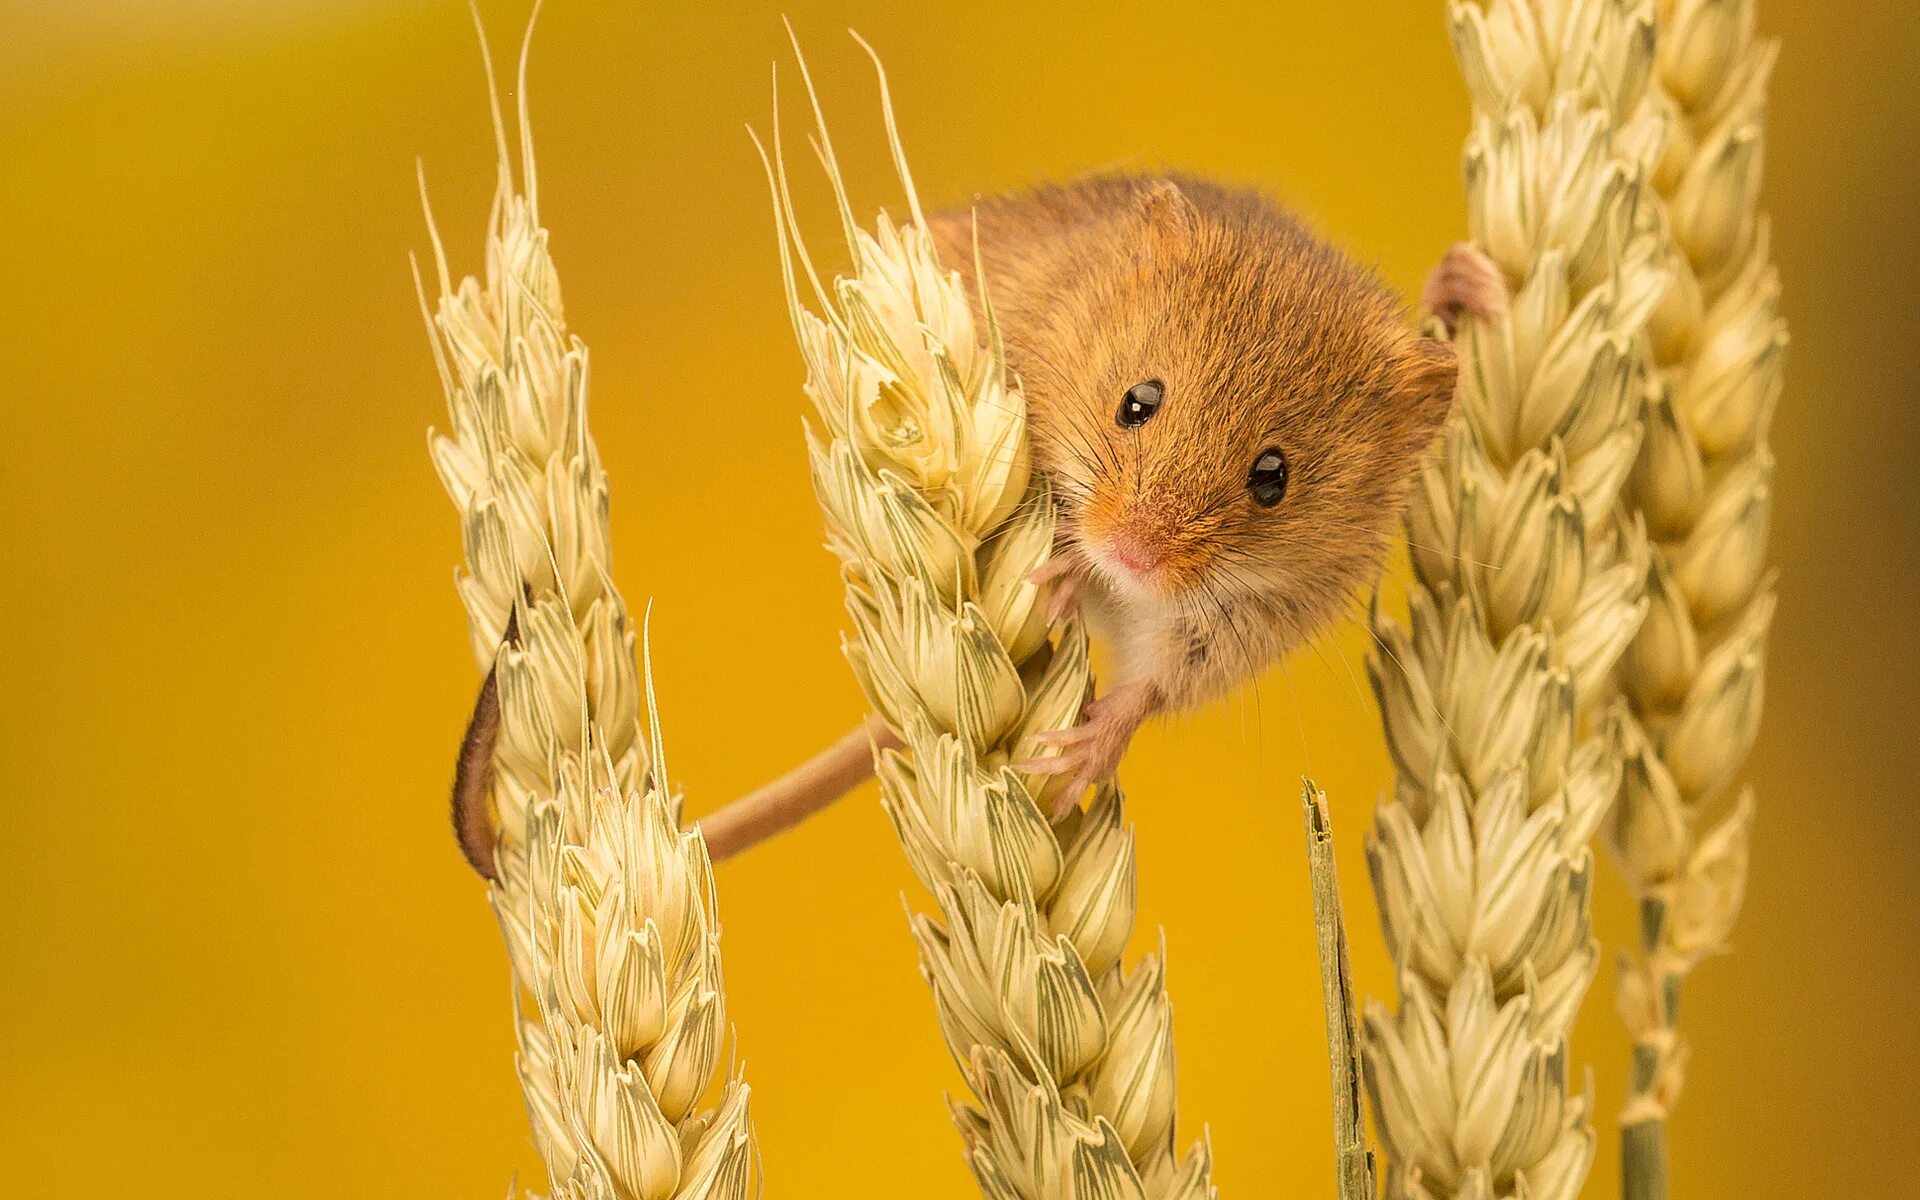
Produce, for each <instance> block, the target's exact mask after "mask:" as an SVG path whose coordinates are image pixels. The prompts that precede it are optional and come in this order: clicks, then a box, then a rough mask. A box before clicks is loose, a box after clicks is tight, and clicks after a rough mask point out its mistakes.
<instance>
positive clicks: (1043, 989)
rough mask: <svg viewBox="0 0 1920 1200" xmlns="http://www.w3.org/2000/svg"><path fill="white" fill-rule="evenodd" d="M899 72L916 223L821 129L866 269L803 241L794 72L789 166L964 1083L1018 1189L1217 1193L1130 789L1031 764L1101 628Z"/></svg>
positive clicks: (867, 624)
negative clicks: (840, 273)
mask: <svg viewBox="0 0 1920 1200" xmlns="http://www.w3.org/2000/svg"><path fill="white" fill-rule="evenodd" d="M875 62H876V67H877V66H878V60H877V58H876V60H875ZM804 70H805V67H804V64H802V71H803V73H804ZM809 91H811V85H810V84H809ZM881 91H882V102H883V109H884V110H885V111H886V116H887V125H888V132H889V137H890V140H891V141H892V144H893V149H894V157H895V165H896V167H897V170H898V173H899V177H900V181H901V183H902V185H903V187H904V189H905V191H906V196H907V202H908V208H909V214H910V219H909V220H907V221H906V222H903V223H899V224H896V223H895V222H893V221H891V220H890V219H889V218H888V217H887V216H886V215H885V214H884V213H883V214H881V216H880V217H879V219H878V221H877V222H876V224H875V226H874V228H873V230H872V232H868V231H867V230H865V229H862V228H859V227H858V226H857V225H856V223H855V221H854V218H853V215H852V210H851V208H850V207H849V205H848V201H847V196H846V190H845V187H844V185H843V183H842V182H841V178H840V174H839V170H838V167H837V165H836V164H835V162H834V158H833V152H832V143H831V142H830V141H829V140H828V137H827V132H826V128H825V124H824V121H823V120H822V121H820V122H819V125H818V140H817V142H816V148H817V149H818V150H819V152H820V154H821V157H822V159H823V161H824V163H825V165H826V168H827V173H828V176H829V178H830V180H831V182H832V184H833V188H834V193H835V196H836V197H837V199H838V203H839V209H840V218H841V221H842V225H843V228H844V231H845V235H846V239H847V247H848V251H849V253H850V254H851V257H852V265H853V270H852V275H851V277H847V278H836V279H834V280H833V281H832V282H831V284H823V283H822V282H821V280H820V278H819V276H818V275H817V274H816V273H815V271H814V268H813V265H812V263H811V261H810V260H809V259H808V257H807V254H806V250H805V248H804V246H803V245H801V244H800V241H799V236H798V231H797V228H796V226H795V222H794V214H793V207H792V203H791V200H790V199H789V196H788V189H787V182H786V174H785V168H784V164H783V163H782V162H781V160H780V154H779V125H778V107H779V106H778V100H777V96H776V102H775V111H776V115H775V132H774V150H775V153H774V155H773V157H772V159H771V161H770V162H769V164H768V178H769V183H770V186H771V187H772V190H773V200H774V207H775V213H776V220H777V225H778V229H779V233H780V251H781V262H782V265H783V270H784V275H785V279H786V284H787V295H788V300H789V303H790V306H791V309H792V315H793V321H794V329H795V333H796V335H797V337H798V339H799V343H800V348H801V352H802V355H803V357H804V358H805V361H806V365H807V384H806V389H807V393H808V395H809V396H810V397H811V398H812V400H813V402H814V404H815V406H816V409H817V415H818V425H817V426H813V427H810V428H809V429H808V433H807V443H808V452H809V455H810V457H811V461H812V466H813V476H814V484H815V489H816V492H817V494H818V496H819V499H820V503H821V506H822V507H823V509H824V510H825V513H826V517H827V528H828V537H829V541H830V544H831V546H832V548H833V550H834V552H835V553H836V554H837V555H838V557H839V559H840V562H841V567H842V574H843V577H844V579H845V582H846V589H847V591H846V596H847V608H848V612H849V613H850V615H851V617H852V621H853V626H854V632H853V634H852V635H851V636H850V637H849V638H847V639H846V641H845V649H846V653H847V657H848V660H849V661H850V662H851V663H852V665H853V667H854V670H855V673H856V674H857V676H858V677H859V680H860V683H861V685H862V687H863V688H864V690H865V692H866V694H867V696H868V699H869V700H870V702H871V704H872V706H873V708H874V710H875V711H876V712H877V713H878V714H880V715H881V716H882V717H883V718H884V719H885V721H886V723H887V724H888V725H889V726H890V727H891V729H892V730H893V731H894V732H895V733H896V734H897V735H898V737H899V739H900V743H901V744H900V748H899V749H889V750H886V751H885V752H883V753H882V755H881V757H880V760H879V762H878V763H877V764H876V765H877V771H878V775H879V779H880V787H881V794H882V798H883V803H884V805H885V808H886V811H887V813H888V815H889V816H890V817H891V819H892V822H893V826H894V829H895V831H896V833H897V834H898V835H899V838H900V843H901V847H902V848H903V850H904V851H905V852H906V855H907V859H908V861H909V862H910V863H911V864H912V867H913V870H914V872H915V874H916V875H917V876H918V877H919V879H920V881H921V882H922V883H923V884H925V885H926V888H927V890H928V891H929V892H931V893H932V894H933V897H934V900H935V902H936V904H937V906H938V910H939V911H938V916H937V917H936V916H933V915H927V914H920V915H915V916H914V917H912V929H913V934H914V937H915V939H916V940H917V942H918V944H919V949H920V961H921V968H922V972H923V974H924V975H925V976H926V978H927V981H928V983H929V984H930V985H931V987H932V989H933V995H934V1002H935V1007H936V1010H937V1013H938V1017H939V1021H940V1027H941V1031H942V1033H943V1034H944V1035H945V1038H946V1041H947V1045H948V1047H949V1048H950V1049H951V1051H952V1052H953V1055H954V1058H955V1060H956V1061H957V1062H958V1063H959V1066H960V1069H961V1070H962V1072H964V1074H965V1076H966V1079H967V1082H968V1085H969V1086H970V1087H971V1089H972V1091H973V1097H974V1101H973V1103H972V1104H965V1103H960V1104H956V1105H955V1106H954V1116H955V1119H956V1122H957V1124H958V1126H959V1128H960V1132H961V1135H962V1137H963V1139H964V1141H965V1143H966V1148H967V1160H968V1163H969V1165H970V1166H971V1167H972V1169H973V1172H974V1175H975V1177H976V1178H977V1180H978V1182H979V1184H980V1187H981V1189H982V1190H983V1192H984V1193H985V1194H986V1195H988V1196H989V1197H994V1198H996V1200H999V1198H1004V1200H1014V1198H1016V1197H1018V1198H1024V1200H1041V1198H1047V1200H1053V1198H1063V1200H1064V1198H1067V1197H1084V1198H1086V1200H1093V1198H1095V1197H1102V1198H1104V1197H1113V1196H1135V1197H1153V1198H1155V1200H1175V1198H1182V1200H1185V1198H1200V1197H1209V1196H1211V1195H1212V1194H1213V1189H1212V1186H1211V1184H1210V1182H1209V1177H1210V1156H1209V1152H1208V1150H1207V1148H1206V1146H1205V1144H1204V1142H1203V1143H1201V1144H1198V1145H1196V1146H1194V1147H1193V1148H1192V1149H1191V1150H1190V1151H1189V1152H1188V1153H1187V1154H1186V1155H1185V1156H1184V1157H1180V1156H1177V1154H1176V1150H1175V1142H1174V1088H1173V1081H1174V1060H1173V1040H1172V1012H1171V1005H1170V1004H1169V1002H1168V999H1167V995H1166V991H1165V988H1164V977H1163V971H1162V967H1161V962H1160V958H1159V957H1158V956H1155V955H1149V956H1147V957H1146V958H1145V959H1144V960H1142V961H1141V962H1139V963H1137V964H1135V965H1134V967H1133V968H1132V969H1131V970H1128V969H1127V968H1125V967H1124V966H1123V965H1122V962H1121V957H1122V952H1123V950H1124V948H1125V945H1126V941H1127V938H1128V935H1129V933H1130V931H1131V929H1132V926H1133V919H1134V906H1135V883H1134V863H1133V840H1132V833H1131V830H1130V829H1129V827H1128V826H1127V824H1126V821H1125V818H1124V815H1123V812H1122V804H1121V798H1120V795H1119V793H1118V792H1117V791H1116V790H1112V789H1108V790H1106V791H1104V792H1103V793H1102V794H1101V795H1100V796H1099V797H1098V798H1097V799H1096V800H1095V801H1094V803H1093V805H1092V807H1091V808H1090V809H1089V810H1088V811H1085V812H1081V811H1079V810H1075V811H1073V812H1072V814H1071V815H1069V816H1068V817H1067V818H1066V819H1064V820H1063V821H1061V822H1060V823H1058V824H1054V825H1049V823H1048V821H1047V818H1046V816H1045V815H1044V814H1045V813H1046V812H1048V811H1049V808H1050V806H1051V803H1050V797H1049V795H1048V793H1049V792H1050V791H1053V790H1056V789H1057V788H1058V786H1059V785H1058V784H1057V783H1055V782H1053V781H1052V780H1050V779H1049V778H1047V777H1044V776H1037V775H1026V774H1023V773H1021V772H1020V771H1018V770H1016V769H1015V768H1014V767H1013V766H1012V764H1013V763H1014V762H1017V761H1020V760H1022V759H1025V758H1029V757H1033V756H1037V755H1039V754H1042V753H1045V752H1046V751H1043V750H1042V749H1041V748H1040V747H1039V746H1037V745H1035V744H1034V743H1033V742H1032V740H1031V739H1032V735H1034V734H1037V733H1041V732H1044V731H1049V730H1056V729H1061V728H1064V727H1066V726H1069V725H1071V724H1072V723H1073V722H1074V721H1075V719H1076V718H1077V716H1078V714H1079V711H1080V706H1081V703H1082V701H1083V700H1084V698H1085V697H1086V695H1087V693H1088V689H1089V676H1088V661H1087V644H1086V638H1085V635H1084V634H1083V632H1082V631H1081V629H1080V627H1079V625H1078V623H1077V622H1075V623H1071V624H1069V625H1067V626H1066V627H1065V628H1063V629H1061V630H1059V631H1058V635H1057V637H1053V638H1051V639H1050V636H1049V628H1048V625H1047V621H1046V618H1045V614H1044V603H1043V600H1044V598H1043V596H1042V594H1041V591H1040V589H1039V588H1038V587H1037V586H1036V585H1035V584H1033V583H1032V582H1030V581H1029V576H1030V575H1031V574H1032V573H1033V572H1034V570H1035V569H1036V568H1038V567H1039V566H1040V565H1041V564H1042V563H1043V562H1045V561H1046V558H1047V556H1048V554H1049V552H1050V548H1051V546H1052V541H1053V522H1054V510H1053V505H1052V502H1051V499H1050V497H1049V495H1048V492H1047V486H1046V483H1045V481H1044V479H1043V478H1042V477H1040V476H1037V475H1035V474H1034V473H1033V472H1032V470H1031V465H1030V461H1031V460H1030V458H1029V453H1028V447H1027V435H1026V409H1025V401H1024V399H1023V398H1022V396H1021V393H1020V390H1019V388H1018V387H1017V386H1016V385H1014V384H1013V383H1012V382H1010V381H1009V380H1008V378H1007V374H1006V369H1005V365H1004V362H1003V359H1002V354H1001V347H1000V339H999V332H998V329H997V327H996V325H995V323H994V318H993V315H992V310H991V308H990V307H989V306H988V304H987V297H986V296H985V295H984V294H983V295H982V296H981V297H980V298H979V299H980V314H981V316H980V319H979V321H978V322H976V319H975V315H974V312H973V310H972V309H971V308H970V306H969V300H970V297H969V295H968V292H967V289H966V288H965V286H964V285H963V284H962V283H961V281H960V277H959V275H958V274H957V273H955V272H953V271H950V270H946V269H943V267H942V266H941V264H940V263H939V262H938V260H937V258H936V256H935V252H934V243H933V240H932V238H931V237H930V236H929V234H928V232H927V226H926V221H925V218H924V216H923V214H922V213H921V210H920V205H919V201H918V198H917V197H916V196H915V194H914V191H913V184H912V180H911V178H910V177H909V175H908V172H907V168H906V163H905V160H904V158H903V157H902V155H901V152H900V146H899V138H898V134H897V132H896V131H895V130H894V127H893V117H892V111H891V106H890V104H888V103H887V102H886V92H885V76H884V74H883V75H882V76H881ZM818 112H819V110H818V105H817V102H816V104H815V113H816V117H817V116H818ZM802 286H805V287H808V288H809V290H810V291H811V294H812V297H813V300H814V302H815V305H816V306H817V315H816V312H814V311H809V310H808V308H807V307H806V306H805V304H803V302H802V299H801V296H800V288H801V287H802Z"/></svg>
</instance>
